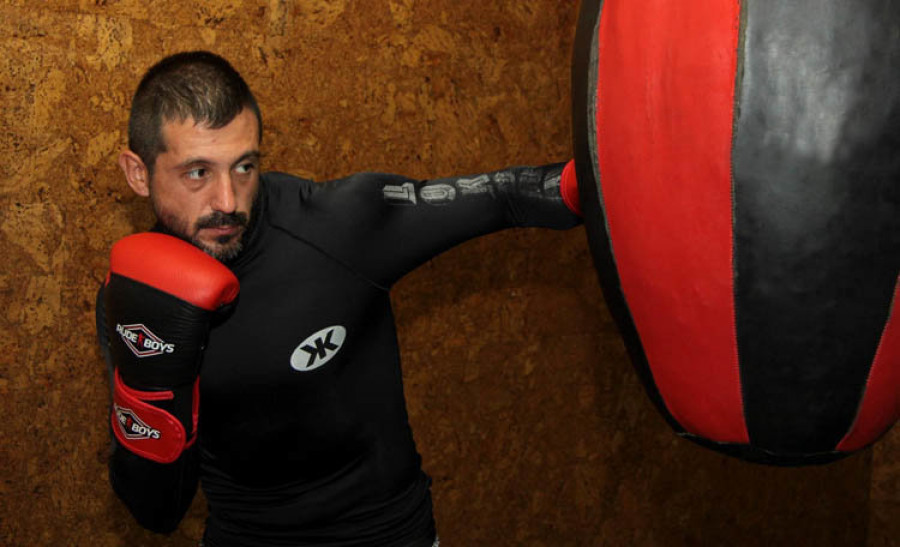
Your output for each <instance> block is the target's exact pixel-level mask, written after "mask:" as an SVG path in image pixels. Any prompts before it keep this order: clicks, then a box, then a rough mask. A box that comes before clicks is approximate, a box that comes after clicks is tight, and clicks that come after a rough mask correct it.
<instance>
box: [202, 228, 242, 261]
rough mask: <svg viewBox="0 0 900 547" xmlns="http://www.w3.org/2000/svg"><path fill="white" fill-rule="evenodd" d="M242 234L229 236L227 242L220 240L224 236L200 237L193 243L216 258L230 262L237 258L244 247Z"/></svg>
mask: <svg viewBox="0 0 900 547" xmlns="http://www.w3.org/2000/svg"><path fill="white" fill-rule="evenodd" d="M241 235H242V234H236V235H234V236H232V237H231V238H228V240H227V241H225V242H222V241H220V240H219V239H222V238H218V239H217V238H211V239H206V238H203V239H201V238H199V237H198V238H195V239H194V240H193V243H194V245H196V246H197V247H199V248H200V250H202V251H203V252H205V253H206V254H208V255H209V256H211V257H213V258H215V259H216V260H218V261H220V262H228V261H229V260H233V259H235V258H237V256H238V255H239V254H241V251H242V250H243V248H244V246H243V244H242V241H241V239H242V238H241Z"/></svg>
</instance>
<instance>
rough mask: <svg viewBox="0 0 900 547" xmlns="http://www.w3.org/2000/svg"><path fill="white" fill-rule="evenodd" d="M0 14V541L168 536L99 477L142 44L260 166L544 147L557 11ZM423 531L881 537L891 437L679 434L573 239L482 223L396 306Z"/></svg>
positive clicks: (559, 98)
mask: <svg viewBox="0 0 900 547" xmlns="http://www.w3.org/2000/svg"><path fill="white" fill-rule="evenodd" d="M194 4H195V3H188V2H161V1H147V0H120V1H117V0H80V1H79V0H67V1H56V2H31V3H27V4H26V2H25V0H19V1H15V0H12V1H11V0H4V1H2V2H0V96H2V106H3V110H2V114H0V151H2V156H0V157H2V162H0V215H2V216H0V256H2V262H0V264H2V266H0V295H2V306H0V326H2V337H0V355H2V361H0V412H2V422H0V424H2V425H0V439H2V441H0V442H2V445H0V473H2V475H0V476H2V481H0V496H2V502H0V544H2V545H17V546H18V545H23V546H25V545H27V546H31V545H128V546H132V545H192V544H195V540H196V538H197V537H198V536H199V534H200V533H201V531H202V527H203V518H204V508H203V503H202V498H201V497H199V496H198V500H197V502H196V503H195V504H194V507H193V508H192V510H191V512H190V514H189V516H188V518H187V519H186V520H185V521H184V523H183V525H182V527H181V528H180V529H179V531H177V532H176V533H175V534H173V535H172V536H171V537H169V538H161V537H157V536H153V535H152V534H148V533H146V532H144V531H142V530H141V529H139V528H138V527H137V526H136V525H135V524H134V523H133V522H132V521H131V519H130V518H129V516H128V515H127V514H126V512H125V511H124V509H123V508H122V507H121V505H119V504H118V502H117V501H116V500H115V498H114V496H113V495H112V493H111V492H110V490H109V486H108V483H107V481H106V475H105V474H106V471H105V464H104V460H105V454H106V444H107V438H106V436H107V430H106V426H105V423H106V421H105V420H106V414H105V413H106V389H107V387H106V380H105V376H104V371H103V366H102V364H101V359H100V357H99V355H98V352H97V350H96V349H95V344H94V342H93V337H94V329H93V296H94V291H95V289H96V286H97V284H98V283H99V281H100V280H101V278H102V276H103V274H104V269H105V267H106V251H107V249H108V248H109V246H110V244H111V242H113V241H114V240H116V239H117V238H119V237H121V236H123V235H125V234H128V233H130V232H133V231H136V230H140V229H144V228H146V227H147V225H148V223H149V217H148V214H147V210H146V208H145V205H144V204H143V203H141V202H140V201H139V200H137V199H135V198H134V197H132V196H131V195H130V192H129V191H128V190H127V188H126V187H125V185H124V183H123V181H122V179H121V177H120V175H119V173H118V171H117V168H116V167H115V158H116V155H117V152H118V150H119V149H120V148H121V147H122V146H123V144H124V126H125V120H126V111H127V105H128V100H129V97H130V94H131V93H132V91H133V89H134V86H135V85H136V83H137V79H138V77H139V76H140V74H141V73H142V72H143V70H145V69H146V68H147V67H148V66H149V65H150V64H151V63H152V62H153V61H155V60H156V59H157V58H158V57H159V56H161V55H163V54H166V53H171V52H175V51H178V50H183V49H189V48H208V49H212V50H215V51H217V52H220V53H222V54H224V55H225V56H227V57H229V58H230V59H232V60H233V61H234V63H235V64H236V65H237V67H238V68H239V70H241V71H242V72H243V73H244V75H245V76H246V78H247V79H248V81H249V82H250V84H251V86H253V87H254V88H255V89H256V92H257V94H258V97H259V99H260V102H261V105H262V108H263V111H264V115H265V117H266V124H267V133H266V137H265V141H264V149H265V153H266V154H267V156H266V160H265V161H266V163H267V167H269V168H272V169H280V170H285V171H292V172H295V173H298V174H301V175H306V176H309V177H312V178H315V179H317V180H323V179H326V178H331V177H335V176H340V175H345V174H349V173H352V172H355V171H360V170H385V171H392V172H400V173H404V174H407V175H411V176H417V177H430V176H440V175H451V174H460V173H470V172H478V171H481V170H486V169H491V168H496V167H502V166H504V165H512V164H534V163H541V162H547V161H553V160H559V159H564V158H566V157H568V156H569V155H570V154H571V149H570V142H569V133H570V126H569V110H568V109H569V56H570V48H571V43H572V38H573V34H574V26H575V18H576V13H577V5H576V4H577V2H575V1H574V0H569V1H563V2H559V1H558V0H511V1H506V2H485V1H484V0H444V1H439V0H431V1H425V0H391V1H384V0H365V1H364V0H306V1H298V2H285V1H279V0H269V1H263V0H258V1H255V2H251V1H241V0H217V1H209V2H202V3H196V5H194ZM394 297H395V298H394V300H395V303H396V308H397V309H396V311H397V319H398V323H399V326H400V329H401V331H400V336H401V343H402V349H403V353H404V358H405V367H404V371H405V378H406V388H407V396H408V399H409V408H410V414H411V419H412V421H413V427H414V430H415V432H416V438H417V441H418V443H419V446H420V450H421V452H422V454H423V457H424V461H425V466H426V469H427V471H428V472H429V473H430V474H431V475H432V476H433V477H434V497H435V503H436V513H437V520H438V526H439V529H440V532H441V534H442V536H443V539H444V540H445V543H446V544H447V545H462V546H470V545H533V546H539V545H545V546H563V545H573V546H575V545H666V546H669V545H673V546H674V545H716V544H722V543H726V542H728V543H733V544H737V545H763V544H767V545H864V544H866V543H868V545H871V546H884V545H892V544H896V543H895V542H896V538H897V537H900V525H898V521H900V518H898V517H900V433H898V431H894V432H893V433H892V434H891V435H889V436H888V438H887V439H885V440H884V441H883V442H882V443H881V444H880V445H878V447H877V448H876V450H875V451H873V452H865V453H862V454H860V455H857V456H855V457H852V458H849V459H847V460H844V461H842V462H838V463H835V464H832V465H829V466H825V467H817V468H810V469H775V468H766V467H761V466H755V465H750V464H745V463H742V462H739V461H736V460H732V459H728V458H726V457H724V456H720V455H718V454H715V453H712V452H709V451H707V450H704V449H701V448H698V447H695V446H693V445H692V444H690V443H688V442H685V441H681V440H679V439H677V438H676V437H675V436H674V435H673V434H672V433H671V432H670V431H669V430H668V429H667V427H666V426H665V425H664V423H663V422H662V420H661V419H660V418H659V417H658V416H657V415H656V413H655V411H654V410H653V408H652V407H651V406H650V404H649V402H648V401H647V399H646V397H645V396H644V394H643V392H642V390H641V388H640V386H639V385H638V384H637V381H636V379H635V376H634V375H633V374H632V372H631V370H630V365H629V364H628V362H627V360H626V357H625V354H624V350H623V347H622V344H621V341H620V339H619V337H618V335H617V333H616V331H615V328H614V326H613V325H612V323H611V319H610V317H609V315H608V313H607V312H606V310H605V308H604V305H603V301H602V298H601V296H600V293H599V290H598V288H597V284H596V280H595V276H594V274H593V273H592V271H591V266H590V259H589V255H588V252H587V249H586V245H585V238H584V235H583V232H582V231H581V230H573V231H571V232H567V233H554V232H544V231H539V230H523V231H512V232H506V233H502V234H495V235H492V236H489V237H486V238H483V239H481V240H479V241H475V242H471V243H468V244H466V245H463V246H461V247H459V248H457V249H454V250H452V251H450V252H448V253H447V254H445V255H443V256H441V257H438V258H436V259H434V260H433V261H431V262H429V263H428V264H427V265H425V266H424V267H423V268H421V269H420V270H418V271H416V272H414V273H413V274H411V275H410V276H409V277H408V278H407V279H405V280H404V281H403V282H401V284H400V285H399V286H398V287H397V289H396V291H395V293H394Z"/></svg>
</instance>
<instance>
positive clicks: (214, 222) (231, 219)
mask: <svg viewBox="0 0 900 547" xmlns="http://www.w3.org/2000/svg"><path fill="white" fill-rule="evenodd" d="M249 222H250V215H248V214H247V213H243V212H239V211H235V212H233V213H223V212H221V211H216V212H214V213H212V214H210V215H207V216H205V217H202V218H201V219H200V220H198V221H197V229H198V230H200V229H203V228H225V227H228V226H240V227H247V224H248V223H249Z"/></svg>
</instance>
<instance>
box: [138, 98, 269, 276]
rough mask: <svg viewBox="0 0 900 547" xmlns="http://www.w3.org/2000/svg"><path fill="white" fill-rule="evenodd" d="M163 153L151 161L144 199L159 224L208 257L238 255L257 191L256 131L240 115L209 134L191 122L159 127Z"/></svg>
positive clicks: (251, 119)
mask: <svg viewBox="0 0 900 547" xmlns="http://www.w3.org/2000/svg"><path fill="white" fill-rule="evenodd" d="M162 136H163V139H164V142H165V144H166V151H165V152H163V153H161V154H159V155H158V156H157V157H156V166H155V169H154V172H153V177H152V178H151V179H150V185H149V194H150V200H151V202H152V203H153V211H154V212H155V213H156V216H157V218H158V219H159V221H160V222H161V223H162V224H163V226H165V227H166V228H167V229H168V230H170V231H171V232H173V233H174V234H175V235H178V236H180V237H182V238H184V239H186V240H188V241H190V242H192V243H193V244H194V245H196V246H197V247H199V248H201V249H203V250H204V251H205V252H207V253H208V254H210V255H212V256H213V257H215V258H217V259H219V260H222V261H227V260H230V259H232V258H234V257H235V256H237V255H238V253H239V252H240V251H241V245H242V239H243V236H244V233H245V231H246V229H247V225H248V223H249V222H250V215H251V210H252V206H253V201H254V200H255V199H256V194H257V191H258V190H259V126H258V124H257V120H256V116H255V115H254V114H253V112H252V111H251V110H248V109H244V110H243V111H242V112H241V113H240V114H238V115H237V116H236V117H235V118H234V119H233V120H232V121H231V123H229V124H228V125H226V126H225V127H222V128H219V129H209V128H208V127H205V126H203V125H198V124H196V123H195V122H194V120H193V119H188V120H185V121H183V122H179V121H173V122H167V123H165V124H163V128H162Z"/></svg>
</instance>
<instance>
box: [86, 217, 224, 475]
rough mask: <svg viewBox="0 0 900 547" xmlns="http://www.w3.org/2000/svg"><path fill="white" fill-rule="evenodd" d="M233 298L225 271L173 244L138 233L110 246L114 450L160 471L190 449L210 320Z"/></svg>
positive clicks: (107, 302) (106, 294)
mask: <svg viewBox="0 0 900 547" xmlns="http://www.w3.org/2000/svg"><path fill="white" fill-rule="evenodd" d="M238 291H239V284H238V280H237V278H236V277H235V276H234V274H233V273H232V272H231V271H230V270H229V269H228V268H226V267H225V266H224V265H222V264H221V263H220V262H219V261H217V260H216V259H214V258H212V257H210V256H208V255H207V254H205V253H204V252H203V251H201V250H200V249H198V248H196V247H194V246H193V245H191V244H189V243H186V242H184V241H181V240H180V239H177V238H175V237H172V236H168V235H165V234H160V233H141V234H135V235H132V236H128V237H126V238H124V239H122V240H120V241H119V242H117V243H116V244H115V245H114V246H113V248H112V251H111V253H110V268H109V274H108V276H107V278H106V282H105V287H104V291H103V298H104V309H105V314H106V320H105V325H106V329H107V331H106V334H107V339H108V341H109V342H108V343H109V348H108V349H109V355H110V358H111V361H112V363H113V365H114V367H115V371H114V374H113V406H112V411H111V416H110V418H111V422H112V429H113V434H114V435H115V437H116V439H117V441H118V442H119V444H120V445H121V446H123V447H125V448H126V449H127V450H128V451H130V452H132V453H134V454H136V455H138V456H141V457H143V458H146V459H148V460H151V461H154V462H157V463H162V464H165V463H171V462H174V461H175V460H177V459H178V457H179V456H180V455H181V453H182V452H183V451H184V450H185V449H186V448H188V447H190V446H191V445H192V444H193V443H194V442H195V440H196V437H197V417H198V410H199V374H198V373H199V366H200V360H201V358H202V353H203V349H204V346H205V344H206V340H207V337H208V332H209V326H210V321H211V320H212V318H213V316H214V314H216V313H217V312H220V311H221V310H222V309H223V308H224V307H226V306H228V305H230V304H231V303H233V302H234V300H235V298H236V297H237V294H238Z"/></svg>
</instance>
